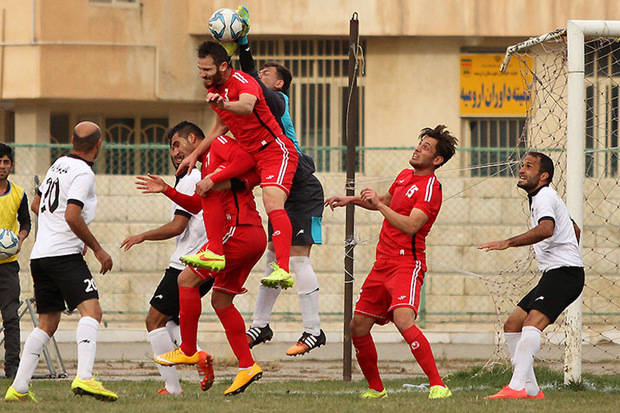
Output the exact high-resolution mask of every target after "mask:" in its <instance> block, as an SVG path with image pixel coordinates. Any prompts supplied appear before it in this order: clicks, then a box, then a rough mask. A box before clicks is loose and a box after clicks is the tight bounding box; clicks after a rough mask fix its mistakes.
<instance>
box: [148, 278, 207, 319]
mask: <svg viewBox="0 0 620 413" xmlns="http://www.w3.org/2000/svg"><path fill="white" fill-rule="evenodd" d="M179 274H181V270H177V269H176V268H172V267H168V268H167V269H166V272H165V273H164V278H162V279H161V281H160V282H159V285H158V286H157V288H156V289H155V292H154V293H153V298H151V301H150V302H149V304H151V306H152V307H153V308H154V309H156V310H157V311H159V312H160V313H162V314H165V315H167V316H170V317H176V316H178V315H179V284H178V282H177V280H178V278H179ZM213 281H214V279H213V278H211V279H208V280H207V281H206V282H205V283H204V284H202V285H201V286H200V296H201V297H204V296H205V294H207V293H208V292H209V290H210V289H211V287H212V286H213Z"/></svg>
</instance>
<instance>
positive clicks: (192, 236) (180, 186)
mask: <svg viewBox="0 0 620 413" xmlns="http://www.w3.org/2000/svg"><path fill="white" fill-rule="evenodd" d="M200 179H201V176H200V171H199V170H198V169H196V168H194V169H193V170H192V172H191V173H189V174H187V175H185V176H184V177H183V178H181V179H180V180H179V182H178V183H177V184H176V186H175V188H176V190H177V191H178V192H180V193H182V194H186V195H193V194H194V192H196V184H197V183H198V182H199V181H200ZM177 211H180V212H181V213H183V215H186V216H187V217H189V222H188V223H187V227H186V228H185V230H184V231H183V232H182V233H181V234H180V235H178V236H177V249H176V250H175V251H174V254H172V256H171V257H170V267H172V268H176V269H178V270H182V269H183V268H185V265H184V264H182V263H181V261H179V257H181V255H188V254H196V253H197V252H198V250H199V249H200V247H202V246H203V245H204V244H206V243H207V233H206V231H205V226H204V222H203V220H202V211H200V212H199V213H197V214H195V215H194V214H191V213H190V212H188V211H186V210H185V209H184V208H181V207H180V206H179V205H177V204H175V203H174V202H172V216H173V218H174V214H176V213H177Z"/></svg>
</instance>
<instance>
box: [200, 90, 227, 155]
mask: <svg viewBox="0 0 620 413" xmlns="http://www.w3.org/2000/svg"><path fill="white" fill-rule="evenodd" d="M205 100H206V101H207V103H208V104H210V105H211V106H213V107H214V108H218V109H224V98H223V97H222V96H220V95H218V94H217V93H211V92H209V93H207V97H206V98H205ZM194 163H195V162H194Z"/></svg>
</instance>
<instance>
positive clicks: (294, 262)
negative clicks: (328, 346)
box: [290, 256, 321, 336]
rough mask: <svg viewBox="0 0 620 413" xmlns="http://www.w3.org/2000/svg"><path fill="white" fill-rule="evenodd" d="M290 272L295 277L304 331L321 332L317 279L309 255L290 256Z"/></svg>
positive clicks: (315, 334) (314, 333)
mask: <svg viewBox="0 0 620 413" xmlns="http://www.w3.org/2000/svg"><path fill="white" fill-rule="evenodd" d="M290 267H291V272H293V273H295V276H296V278H297V291H298V292H297V296H298V297H299V307H300V308H301V318H302V320H303V323H304V331H305V332H306V333H310V334H312V335H313V336H318V335H319V334H320V333H321V319H320V317H319V280H317V278H316V274H315V273H314V269H313V268H312V264H311V263H310V258H309V257H303V256H302V257H291V259H290Z"/></svg>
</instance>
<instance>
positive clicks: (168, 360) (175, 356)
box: [155, 347, 200, 366]
mask: <svg viewBox="0 0 620 413" xmlns="http://www.w3.org/2000/svg"><path fill="white" fill-rule="evenodd" d="M199 360H200V354H198V352H195V353H194V354H193V355H192V356H186V355H185V353H183V350H181V347H177V348H175V349H174V350H172V351H169V352H167V353H164V354H160V355H159V356H157V357H155V362H156V363H157V364H161V365H162V366H176V365H177V364H196V363H198V361H199Z"/></svg>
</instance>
